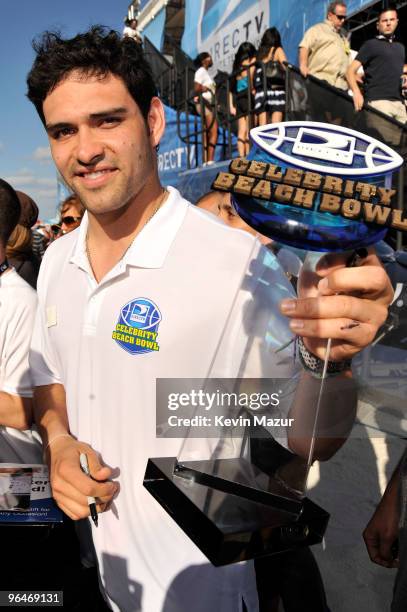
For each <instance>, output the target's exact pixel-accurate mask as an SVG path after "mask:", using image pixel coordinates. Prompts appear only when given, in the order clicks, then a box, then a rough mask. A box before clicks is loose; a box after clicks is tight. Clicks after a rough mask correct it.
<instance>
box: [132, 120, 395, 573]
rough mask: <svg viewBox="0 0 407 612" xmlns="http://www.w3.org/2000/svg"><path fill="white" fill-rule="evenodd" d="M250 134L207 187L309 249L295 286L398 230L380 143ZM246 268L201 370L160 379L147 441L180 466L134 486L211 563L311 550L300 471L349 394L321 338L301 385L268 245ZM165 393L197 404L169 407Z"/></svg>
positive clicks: (354, 136) (390, 155)
mask: <svg viewBox="0 0 407 612" xmlns="http://www.w3.org/2000/svg"><path fill="white" fill-rule="evenodd" d="M250 135H251V139H252V141H253V147H252V150H251V152H250V154H249V155H248V156H247V158H237V159H233V160H232V161H231V163H230V165H229V171H228V172H220V173H219V174H218V176H217V177H216V179H215V181H214V183H213V189H216V190H220V191H227V192H229V193H230V194H231V200H232V203H233V205H234V207H235V209H236V211H237V212H238V214H239V216H240V217H241V218H242V219H243V220H244V221H246V223H248V224H249V225H250V226H251V227H253V228H255V229H256V230H257V231H258V232H259V234H262V235H263V236H267V237H269V238H271V239H272V240H274V241H277V242H278V243H281V244H284V245H289V246H290V247H295V248H296V249H302V250H306V251H311V254H310V255H309V256H307V257H304V258H305V262H304V265H303V270H304V274H303V276H304V278H305V279H307V275H308V277H310V278H311V277H312V276H313V275H315V265H316V262H317V260H318V258H319V257H320V254H321V253H323V252H327V251H331V252H335V251H349V257H348V265H354V264H355V263H356V261H357V258H358V257H363V256H364V254H365V253H364V251H365V247H366V246H368V245H372V244H374V243H376V242H377V241H379V240H381V239H382V238H383V237H384V235H385V234H386V232H387V230H388V228H389V227H393V228H395V229H398V230H403V231H405V230H407V219H404V218H403V212H402V211H400V210H398V209H396V208H394V207H393V200H394V195H395V190H394V189H392V186H391V174H392V172H393V171H395V170H396V169H397V168H398V167H400V166H401V165H402V163H403V160H402V158H401V157H400V156H399V155H398V154H397V153H395V152H394V151H392V149H390V148H389V147H388V146H386V145H385V144H383V143H381V142H379V141H377V140H375V139H373V138H371V137H368V136H366V135H364V134H361V133H359V132H356V131H354V130H350V129H347V128H344V127H340V126H332V125H327V124H323V123H315V122H286V123H276V124H270V125H266V126H261V127H257V128H254V129H252V130H251V134H250ZM304 255H305V254H304ZM247 259H248V260H247V267H246V271H245V273H244V275H243V279H242V281H241V283H240V284H239V285H238V286H237V287H236V291H235V297H234V300H233V303H232V306H231V308H230V311H229V312H228V313H227V316H225V318H224V326H223V329H222V333H221V334H220V336H219V339H218V342H217V347H216V350H215V352H214V355H213V359H212V361H211V365H210V368H209V371H208V372H207V373H206V374H205V376H204V377H203V378H201V379H197V380H183V381H180V380H176V381H171V380H159V381H157V435H163V436H170V437H178V438H180V448H179V452H178V455H177V456H176V457H158V458H150V459H149V461H148V464H147V468H146V473H145V478H144V486H145V487H146V488H147V489H148V491H149V492H150V493H151V494H152V495H153V496H154V497H155V499H156V500H157V501H158V503H160V504H161V505H162V506H163V508H164V509H165V510H166V511H167V512H168V513H169V514H170V515H171V516H172V518H173V519H174V520H175V521H176V523H177V524H178V525H179V527H180V528H181V529H183V530H184V531H185V533H186V534H187V535H188V536H189V537H190V538H191V540H192V541H193V542H194V543H195V544H196V545H197V546H198V547H199V548H200V549H201V550H202V552H203V553H204V554H205V555H206V556H207V557H208V559H209V560H210V561H211V562H212V563H213V564H214V565H224V564H227V563H234V562H238V561H242V560H246V559H251V558H256V557H261V556H265V555H269V554H275V553H279V552H282V551H285V550H289V549H292V548H295V547H298V546H308V545H310V544H315V543H318V542H321V540H322V538H323V535H324V532H325V529H326V526H327V523H328V519H329V515H328V513H327V512H326V511H325V510H323V509H322V508H320V507H319V506H317V505H316V504H315V503H313V502H312V501H311V500H310V499H308V498H307V496H306V493H307V483H308V476H309V471H310V467H311V465H312V462H313V460H314V458H315V455H316V448H317V447H318V443H319V440H320V439H321V438H335V437H340V435H341V434H339V433H338V431H343V429H344V424H343V423H340V422H337V423H332V422H331V421H332V419H331V420H330V418H331V417H332V414H331V415H330V412H331V410H330V408H332V406H334V405H335V402H336V400H337V398H338V397H339V396H341V397H342V398H343V397H345V398H346V395H344V394H346V393H351V391H350V382H349V381H347V380H346V379H344V378H342V377H339V378H338V377H331V378H330V380H329V384H327V377H328V364H329V354H330V347H331V341H330V340H328V341H327V346H326V351H325V360H324V367H323V370H322V372H321V375H320V377H319V379H318V380H316V379H315V378H312V377H311V376H310V375H309V380H308V383H307V382H304V380H302V382H301V385H298V382H299V380H300V379H302V377H303V373H302V370H301V367H299V366H298V360H296V357H295V337H294V336H293V334H292V332H291V331H290V328H289V326H288V322H287V319H286V318H285V317H283V316H282V315H281V314H279V310H278V304H279V302H280V301H281V300H282V299H283V298H286V297H290V296H293V295H295V293H294V290H293V287H292V285H291V284H290V283H289V281H288V280H287V281H285V280H284V279H283V280H282V278H281V272H280V271H279V270H278V269H276V260H275V258H274V257H273V256H269V258H267V253H265V250H264V248H260V246H259V245H257V246H255V247H253V251H252V252H251V253H250V254H249V256H248V258H247ZM302 282H307V280H305V281H302ZM265 304H268V308H265V306H264V305H265ZM294 360H295V363H296V368H294V374H293V373H292V372H293V369H292V364H293V361H294ZM297 366H298V367H297ZM311 379H312V380H311ZM170 396H171V397H177V398H179V399H180V400H181V397H182V396H183V397H184V399H185V398H189V399H190V400H191V398H195V402H193V401H192V402H191V401H189V403H188V402H187V401H185V402H181V401H179V402H178V403H177V404H176V406H172V407H170V408H168V407H169V406H170V404H169V403H168V401H167V398H168V397H170ZM225 398H226V399H225ZM253 398H254V399H253ZM198 400H202V402H201V401H198ZM262 400H264V401H262ZM205 402H206V403H205ZM209 406H210V407H209ZM168 410H173V413H172V414H171V415H170V416H169V415H168ZM175 413H176V414H175ZM339 420H340V419H339ZM173 422H175V423H178V426H176V427H175V430H174V428H173V427H172V423H173ZM345 429H346V426H345Z"/></svg>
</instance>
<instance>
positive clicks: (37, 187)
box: [4, 168, 58, 219]
mask: <svg viewBox="0 0 407 612" xmlns="http://www.w3.org/2000/svg"><path fill="white" fill-rule="evenodd" d="M4 180H5V181H7V182H8V183H10V185H12V187H14V189H18V190H21V191H24V193H27V194H28V195H29V196H30V197H31V198H32V199H33V200H34V201H35V202H36V203H37V204H38V207H39V209H40V218H42V219H48V218H50V217H53V216H54V215H55V210H56V206H57V197H58V188H57V179H56V176H55V177H53V178H52V177H47V176H37V175H36V174H34V173H33V172H32V171H31V170H29V169H28V168H22V169H21V170H18V171H17V172H16V173H15V174H14V175H10V176H5V177H4Z"/></svg>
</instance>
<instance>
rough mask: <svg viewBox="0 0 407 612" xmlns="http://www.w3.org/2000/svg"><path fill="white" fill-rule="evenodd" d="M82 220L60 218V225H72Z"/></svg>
mask: <svg viewBox="0 0 407 612" xmlns="http://www.w3.org/2000/svg"><path fill="white" fill-rule="evenodd" d="M81 219H82V217H71V216H68V217H62V219H61V225H62V223H65V225H73V224H74V223H78V222H80V221H81Z"/></svg>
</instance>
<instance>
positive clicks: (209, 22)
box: [182, 0, 370, 72]
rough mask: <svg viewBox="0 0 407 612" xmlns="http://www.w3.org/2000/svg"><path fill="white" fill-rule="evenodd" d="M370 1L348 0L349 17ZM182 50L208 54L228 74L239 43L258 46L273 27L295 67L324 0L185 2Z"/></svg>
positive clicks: (320, 18)
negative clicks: (265, 33) (307, 32)
mask: <svg viewBox="0 0 407 612" xmlns="http://www.w3.org/2000/svg"><path fill="white" fill-rule="evenodd" d="M369 4H370V2H369V0H349V2H347V7H348V14H353V13H356V12H358V11H359V10H362V9H363V8H364V7H366V6H367V5H369ZM185 5H186V6H185V30H184V35H183V38H182V49H183V50H184V51H185V53H187V54H188V55H189V56H190V57H192V58H195V57H196V56H197V55H198V53H201V52H202V51H207V52H209V53H210V54H211V55H212V59H213V62H214V69H215V71H216V70H222V71H224V72H231V69H232V64H233V58H234V56H235V53H236V51H237V49H238V47H239V45H240V44H241V43H242V42H245V41H247V40H248V41H250V42H252V43H253V44H254V45H255V46H256V47H258V45H259V43H260V40H261V37H262V35H263V32H264V31H265V30H266V29H267V28H269V27H272V26H275V27H276V28H277V29H278V30H279V32H280V34H281V39H282V43H283V47H284V50H285V52H286V54H287V57H288V59H289V61H290V62H292V63H294V64H297V54H298V44H299V42H300V41H301V39H302V37H303V34H304V32H305V30H307V29H308V28H310V27H311V26H312V25H314V24H315V23H318V22H320V21H323V20H324V19H325V16H326V7H327V5H328V2H327V0H310V1H308V2H304V3H302V4H301V6H299V3H298V2H297V1H294V0H186V3H185Z"/></svg>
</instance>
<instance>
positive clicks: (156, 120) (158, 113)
mask: <svg viewBox="0 0 407 612" xmlns="http://www.w3.org/2000/svg"><path fill="white" fill-rule="evenodd" d="M147 124H148V128H149V132H150V142H151V146H152V147H153V148H156V147H157V146H158V145H159V144H160V140H161V138H162V136H163V134H164V130H165V112H164V106H163V103H162V102H161V100H160V99H159V98H157V97H154V98H152V100H151V104H150V109H149V111H148V115H147Z"/></svg>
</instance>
